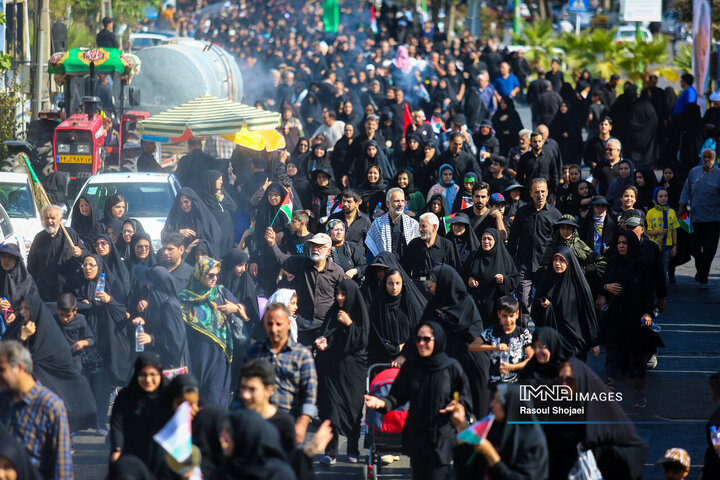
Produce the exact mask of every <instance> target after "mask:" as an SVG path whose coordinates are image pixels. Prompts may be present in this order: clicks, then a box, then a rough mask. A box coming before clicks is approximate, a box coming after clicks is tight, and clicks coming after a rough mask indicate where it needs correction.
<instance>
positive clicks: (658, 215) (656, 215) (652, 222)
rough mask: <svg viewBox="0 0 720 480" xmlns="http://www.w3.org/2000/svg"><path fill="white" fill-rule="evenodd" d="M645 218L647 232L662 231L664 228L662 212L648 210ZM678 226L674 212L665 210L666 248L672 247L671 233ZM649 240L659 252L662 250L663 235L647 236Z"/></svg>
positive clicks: (654, 209)
mask: <svg viewBox="0 0 720 480" xmlns="http://www.w3.org/2000/svg"><path fill="white" fill-rule="evenodd" d="M645 218H646V219H647V229H648V230H662V229H663V228H666V227H665V226H664V222H663V211H662V210H660V209H658V208H657V207H653V208H651V209H650V210H648V212H647V214H646V215H645ZM679 226H680V224H679V223H678V221H677V216H676V215H675V210H673V209H672V208H668V209H667V239H666V240H665V246H666V247H672V246H673V241H672V231H673V230H675V229H676V228H678V227H679ZM649 237H650V240H652V241H653V242H655V243H656V244H657V246H658V248H660V249H661V250H663V247H662V241H663V235H649Z"/></svg>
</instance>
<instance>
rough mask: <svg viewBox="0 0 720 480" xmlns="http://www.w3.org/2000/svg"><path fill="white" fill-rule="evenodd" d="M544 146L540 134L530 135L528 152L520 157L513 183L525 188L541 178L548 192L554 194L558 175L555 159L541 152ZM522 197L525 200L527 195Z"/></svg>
mask: <svg viewBox="0 0 720 480" xmlns="http://www.w3.org/2000/svg"><path fill="white" fill-rule="evenodd" d="M544 144H545V142H544V139H543V134H542V133H540V132H537V131H535V132H533V133H532V135H530V150H528V151H527V152H525V153H524V154H523V155H522V157H520V162H519V165H518V171H517V175H516V176H515V181H517V182H518V183H520V184H521V185H524V186H526V187H527V186H529V185H530V182H531V181H533V179H535V178H543V179H545V181H546V182H547V184H548V187H549V188H550V191H551V192H554V191H555V190H556V189H557V185H558V178H559V176H560V175H559V172H558V171H557V165H556V163H555V158H554V157H553V156H552V155H551V154H549V153H546V152H545V151H544V150H543V146H544ZM524 195H525V196H524V199H525V200H527V199H528V197H529V195H528V194H524Z"/></svg>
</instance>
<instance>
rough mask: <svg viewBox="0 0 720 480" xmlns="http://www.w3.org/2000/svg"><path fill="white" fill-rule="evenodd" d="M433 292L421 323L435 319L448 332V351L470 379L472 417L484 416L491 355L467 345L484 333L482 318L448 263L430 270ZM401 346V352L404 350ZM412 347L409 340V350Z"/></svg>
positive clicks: (463, 283) (413, 346)
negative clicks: (473, 415) (433, 282)
mask: <svg viewBox="0 0 720 480" xmlns="http://www.w3.org/2000/svg"><path fill="white" fill-rule="evenodd" d="M431 275H432V277H433V279H434V280H435V283H436V287H435V294H434V295H433V296H432V298H431V299H430V301H428V304H427V305H426V306H425V312H423V316H422V320H421V322H420V323H421V324H422V323H424V322H428V321H434V322H437V323H438V324H439V325H440V326H441V327H442V328H443V329H444V330H445V331H446V332H447V347H446V352H447V354H448V355H449V356H450V357H452V358H454V359H456V360H457V361H458V362H460V365H462V368H463V370H464V371H465V373H466V374H467V376H468V379H469V380H470V393H471V394H472V403H473V406H474V408H475V410H474V411H473V412H474V414H475V416H476V417H478V418H481V417H483V416H485V414H486V412H487V408H488V402H489V399H488V389H487V383H488V375H489V368H490V357H488V355H487V354H486V353H481V352H470V350H469V349H468V347H469V345H470V344H471V343H472V342H473V341H474V340H475V339H476V338H478V337H479V336H480V335H482V332H483V319H482V318H481V317H480V313H479V312H478V310H477V308H476V307H475V302H474V301H473V299H472V297H471V296H470V294H468V292H467V288H465V282H463V280H462V278H461V277H460V275H459V274H458V273H457V272H456V271H455V269H454V268H452V267H450V266H448V265H440V266H437V267H435V268H434V269H433V271H432V274H431ZM407 347H408V345H406V348H405V349H403V352H405V350H406V349H407ZM414 349H415V343H414V342H412V345H411V350H410V352H412V351H413V350H414Z"/></svg>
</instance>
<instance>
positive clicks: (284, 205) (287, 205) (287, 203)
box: [270, 191, 293, 227]
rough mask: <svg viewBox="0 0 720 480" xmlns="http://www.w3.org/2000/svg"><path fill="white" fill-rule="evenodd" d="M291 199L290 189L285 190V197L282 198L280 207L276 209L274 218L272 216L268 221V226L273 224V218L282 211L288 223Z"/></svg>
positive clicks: (290, 214) (291, 207)
mask: <svg viewBox="0 0 720 480" xmlns="http://www.w3.org/2000/svg"><path fill="white" fill-rule="evenodd" d="M292 210H293V205H292V200H291V199H290V191H288V192H287V194H286V195H285V198H284V199H283V201H282V203H281V204H280V208H279V209H278V211H277V213H276V214H275V218H273V221H272V223H270V226H271V227H272V226H273V225H274V224H275V219H276V218H277V217H278V215H279V214H280V212H282V213H284V214H285V216H286V217H287V223H290V217H292Z"/></svg>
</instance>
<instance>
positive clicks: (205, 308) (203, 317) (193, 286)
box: [178, 257, 233, 362]
mask: <svg viewBox="0 0 720 480" xmlns="http://www.w3.org/2000/svg"><path fill="white" fill-rule="evenodd" d="M215 267H218V268H219V267H220V262H219V261H217V260H215V259H214V258H210V257H205V258H201V259H200V260H198V261H197V263H196V264H195V271H194V272H193V276H192V278H191V279H190V282H189V283H188V286H187V287H186V288H185V290H183V291H182V292H180V293H179V294H178V298H179V299H180V302H181V309H182V315H183V320H184V321H185V323H187V324H188V325H189V326H190V327H191V328H192V329H193V330H195V331H197V332H199V333H202V334H203V335H207V336H208V337H210V339H211V340H212V341H213V342H215V343H217V344H218V345H219V346H220V348H222V350H223V352H224V353H225V356H226V357H227V359H228V362H232V356H233V348H232V346H233V343H232V335H231V334H230V328H229V326H228V323H227V319H226V317H225V315H224V314H223V313H222V312H221V311H220V310H218V309H217V306H218V304H217V303H216V299H217V298H219V297H222V296H221V295H220V288H221V287H222V286H221V285H218V284H216V285H215V286H214V287H213V288H208V287H206V286H205V285H203V283H202V281H201V280H202V278H203V277H204V276H205V275H206V274H207V273H208V272H209V271H210V270H212V269H213V268H215Z"/></svg>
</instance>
